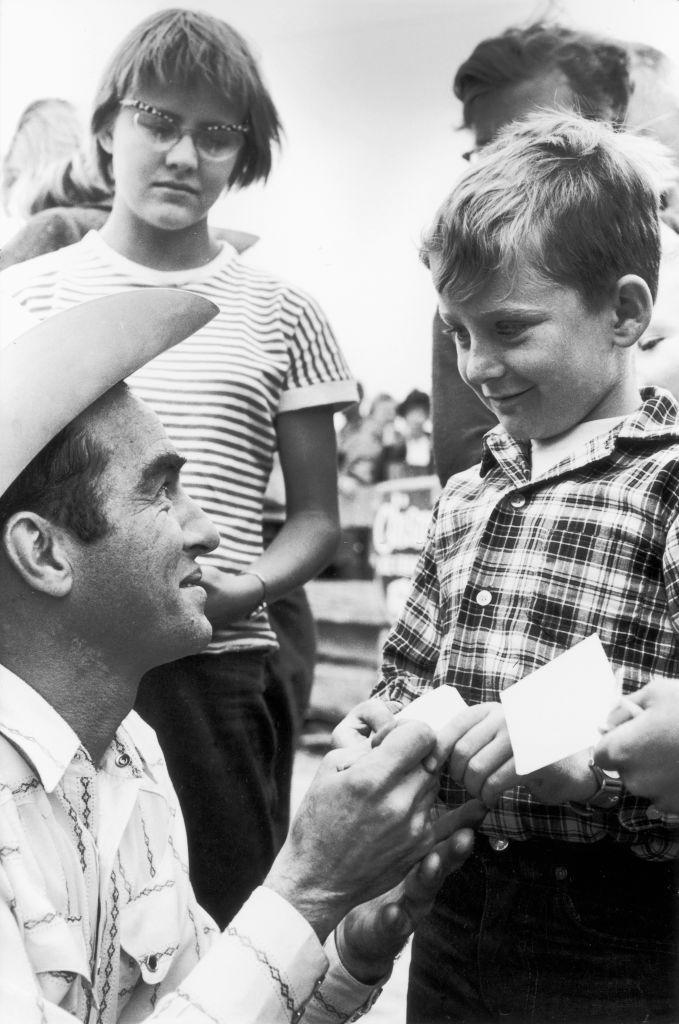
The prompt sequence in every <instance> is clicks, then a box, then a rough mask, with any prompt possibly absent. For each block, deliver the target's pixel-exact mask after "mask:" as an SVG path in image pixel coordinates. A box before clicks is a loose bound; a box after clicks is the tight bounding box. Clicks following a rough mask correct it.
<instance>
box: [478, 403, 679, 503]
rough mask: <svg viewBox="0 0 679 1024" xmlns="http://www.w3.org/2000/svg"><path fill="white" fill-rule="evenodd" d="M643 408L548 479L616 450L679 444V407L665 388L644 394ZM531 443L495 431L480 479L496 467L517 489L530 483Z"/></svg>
mask: <svg viewBox="0 0 679 1024" xmlns="http://www.w3.org/2000/svg"><path fill="white" fill-rule="evenodd" d="M641 398H642V405H641V406H640V408H639V409H636V410H635V411H634V412H632V413H630V415H629V416H626V417H625V418H624V419H623V420H621V421H620V422H619V423H616V424H615V425H614V426H613V427H611V429H610V430H608V431H606V432H605V433H603V434H599V435H598V436H597V437H594V438H592V440H591V441H588V442H587V443H586V444H585V445H584V446H582V447H580V448H578V449H576V450H575V451H574V453H573V455H572V456H571V457H569V458H567V459H563V460H562V461H561V462H559V463H558V465H557V466H553V467H552V468H551V469H550V470H549V472H548V474H547V475H548V476H550V477H551V476H558V475H560V474H562V473H566V472H570V471H571V470H573V469H577V468H579V467H580V466H583V465H588V464H589V463H591V462H597V461H598V460H599V459H604V458H607V457H608V456H609V455H610V454H611V452H612V451H614V450H615V449H622V448H624V447H627V446H630V447H634V446H635V445H637V444H644V445H647V444H649V442H650V443H653V442H655V443H658V444H661V445H665V444H667V443H668V442H669V441H679V404H678V403H677V401H676V399H675V398H674V397H673V395H672V394H670V392H669V391H665V390H664V389H663V388H657V387H648V388H642V390H641ZM530 451H531V449H530V442H528V441H516V440H515V439H514V438H513V437H510V436H509V434H508V433H507V432H506V431H505V430H504V429H503V428H502V427H501V426H499V425H498V426H497V427H493V429H492V430H490V431H489V432H488V433H487V434H486V435H485V437H484V439H483V455H482V458H481V465H480V468H479V475H480V476H481V477H484V476H486V475H487V474H488V473H489V472H490V471H491V470H492V469H493V467H495V466H497V467H498V468H499V469H500V470H501V471H502V472H503V473H504V474H505V475H506V476H507V477H509V479H510V481H511V482H512V484H513V485H514V486H516V487H521V486H523V485H525V484H528V483H530V482H531V469H530Z"/></svg>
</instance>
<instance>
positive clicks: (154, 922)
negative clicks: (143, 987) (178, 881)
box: [120, 885, 182, 985]
mask: <svg viewBox="0 0 679 1024" xmlns="http://www.w3.org/2000/svg"><path fill="white" fill-rule="evenodd" d="M181 934H182V930H181V925H180V914H179V908H178V906H177V894H176V892H175V891H174V886H169V885H168V887H167V888H166V889H163V888H158V889H157V890H156V891H152V892H151V894H150V895H144V896H139V897H138V898H137V899H133V900H131V901H130V902H129V903H127V904H126V905H125V906H124V907H123V908H122V909H121V914H120V945H121V948H122V950H123V951H124V953H125V954H126V955H127V959H128V961H129V962H130V966H131V967H132V969H133V970H134V971H136V970H138V972H139V973H140V974H141V977H142V979H143V981H144V982H145V983H146V984H147V985H158V984H159V983H160V982H162V981H164V979H165V977H166V976H167V973H168V971H169V970H170V968H171V966H172V963H173V961H174V959H175V957H176V956H177V954H178V953H179V950H180V946H181ZM132 980H133V979H128V981H132ZM121 981H122V979H121Z"/></svg>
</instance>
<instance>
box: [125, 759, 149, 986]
mask: <svg viewBox="0 0 679 1024" xmlns="http://www.w3.org/2000/svg"><path fill="white" fill-rule="evenodd" d="M131 760H132V759H131V757H130V755H129V754H118V757H117V758H116V764H117V765H118V767H119V768H127V766H128V764H130V763H131ZM154 970H155V968H154Z"/></svg>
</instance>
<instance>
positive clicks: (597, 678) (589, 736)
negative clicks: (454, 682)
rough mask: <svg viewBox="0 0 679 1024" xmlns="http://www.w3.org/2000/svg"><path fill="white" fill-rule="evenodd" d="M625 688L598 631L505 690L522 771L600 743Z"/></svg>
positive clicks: (517, 761) (504, 701)
mask: <svg viewBox="0 0 679 1024" xmlns="http://www.w3.org/2000/svg"><path fill="white" fill-rule="evenodd" d="M619 692H620V686H619V684H618V682H617V680H616V678H615V675H614V674H613V669H612V668H611V665H610V662H609V660H608V658H607V657H606V652H605V651H604V649H603V647H602V646H601V641H600V640H599V637H598V636H597V635H596V634H593V635H592V636H590V637H587V639H586V640H582V641H581V642H580V643H579V644H576V645H575V646H574V647H571V649H570V650H568V651H566V652H565V654H562V655H560V656H559V657H558V658H555V659H554V661H550V662H549V664H547V665H543V666H542V667H541V668H539V669H538V670H537V671H536V672H532V673H531V674H530V675H529V676H526V677H525V679H522V680H521V681H520V682H518V683H515V684H514V686H511V687H510V688H509V689H508V690H505V691H504V692H503V693H501V694H500V700H501V701H502V706H503V707H504V710H505V715H506V718H507V728H508V730H509V738H510V740H511V744H512V750H513V751H514V762H515V765H516V770H517V772H518V773H519V774H520V775H529V774H530V773H532V772H535V771H537V770H538V769H540V768H544V767H546V766H547V765H551V764H555V763H556V762H557V761H561V760H562V759H563V758H566V757H569V756H570V755H571V754H576V753H577V752H578V751H580V750H584V749H589V748H590V747H593V746H595V744H596V743H597V741H598V739H599V737H600V735H601V730H600V728H599V727H600V725H601V724H602V723H603V722H605V720H606V717H607V715H608V713H609V711H610V710H611V709H612V708H613V706H614V705H615V703H616V700H617V698H618V695H619Z"/></svg>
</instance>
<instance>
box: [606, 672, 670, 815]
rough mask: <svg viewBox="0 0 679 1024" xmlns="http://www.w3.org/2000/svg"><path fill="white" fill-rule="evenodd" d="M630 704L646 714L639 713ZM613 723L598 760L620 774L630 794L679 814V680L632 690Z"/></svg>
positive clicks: (658, 680)
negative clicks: (629, 707)
mask: <svg viewBox="0 0 679 1024" xmlns="http://www.w3.org/2000/svg"><path fill="white" fill-rule="evenodd" d="M626 704H628V705H631V706H637V707H639V708H641V709H643V710H642V713H641V714H638V715H633V713H632V712H631V711H630V710H629V709H628V708H626V707H625V705H626ZM609 725H610V726H611V729H610V731H609V732H607V733H606V735H605V736H603V737H602V739H601V740H599V742H598V744H597V746H596V748H595V750H594V760H595V761H596V763H597V764H599V765H601V767H602V768H609V769H613V770H615V771H618V772H620V776H621V778H622V780H623V782H624V783H625V787H626V788H627V789H628V790H629V791H630V793H634V794H635V795H636V796H645V797H648V799H649V800H651V801H652V802H653V804H654V805H655V806H656V807H657V808H658V810H660V811H664V812H665V813H667V814H679V680H675V679H655V680H653V682H650V683H648V685H647V686H644V687H643V689H641V690H637V692H636V693H632V694H629V695H628V696H627V697H625V701H624V703H622V704H621V706H620V707H619V708H617V709H614V710H613V711H612V712H611V714H610V716H609Z"/></svg>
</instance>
